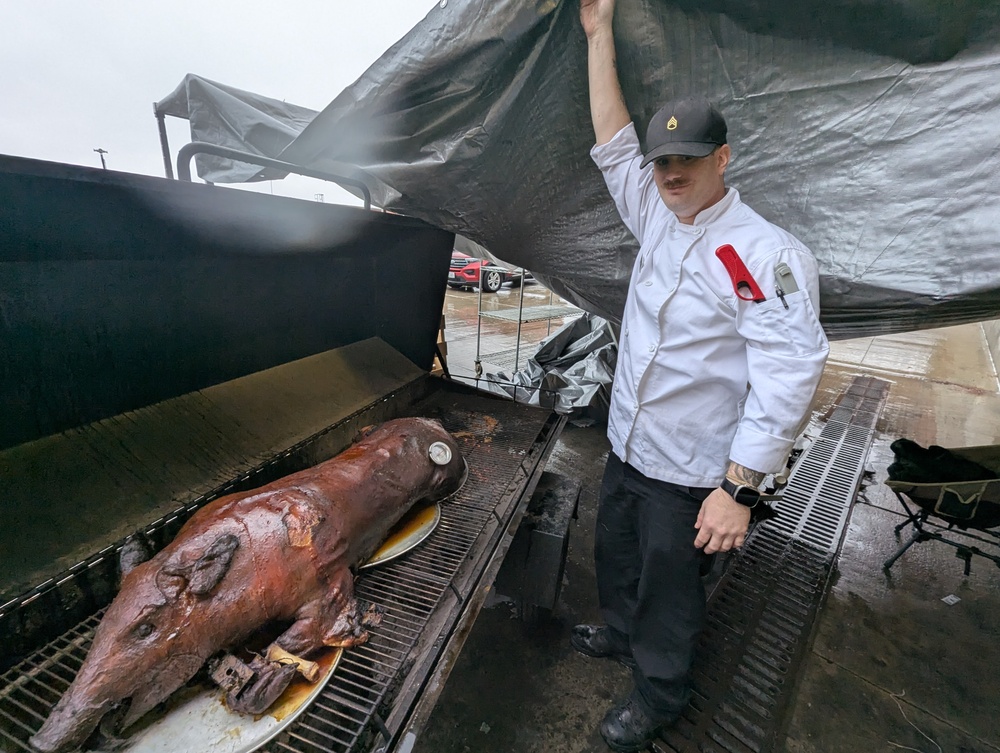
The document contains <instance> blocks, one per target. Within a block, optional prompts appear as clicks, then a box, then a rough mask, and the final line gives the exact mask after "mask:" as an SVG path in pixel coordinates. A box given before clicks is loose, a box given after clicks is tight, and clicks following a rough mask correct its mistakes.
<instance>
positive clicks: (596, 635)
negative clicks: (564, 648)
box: [569, 625, 635, 669]
mask: <svg viewBox="0 0 1000 753" xmlns="http://www.w3.org/2000/svg"><path fill="white" fill-rule="evenodd" d="M569 642H570V644H572V646H573V648H575V649H576V650H577V651H579V652H580V653H581V654H586V655H587V656H595V657H597V658H599V659H603V658H608V659H614V660H615V661H617V662H618V663H619V664H622V665H623V666H625V667H628V668H629V669H635V659H634V658H633V657H632V650H631V649H630V648H629V646H628V639H627V638H625V637H624V636H622V635H621V634H620V633H618V632H617V631H616V630H615V629H614V628H610V627H608V626H607V625H577V626H575V627H574V628H573V632H572V633H571V634H570V636H569Z"/></svg>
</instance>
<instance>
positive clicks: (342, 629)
mask: <svg viewBox="0 0 1000 753" xmlns="http://www.w3.org/2000/svg"><path fill="white" fill-rule="evenodd" d="M345 573H346V574H345V575H344V576H340V577H337V578H335V579H334V581H333V582H331V583H330V585H329V587H328V589H327V591H326V593H325V594H324V595H323V596H322V597H321V598H319V599H315V600H313V601H311V602H309V603H307V604H305V605H304V606H303V607H302V608H301V609H300V610H299V612H298V614H297V615H296V618H297V619H296V621H295V623H294V624H293V625H292V626H291V627H290V628H288V630H286V631H285V632H284V633H282V634H281V635H280V636H278V638H277V640H276V641H275V643H277V644H278V645H279V646H281V647H282V648H283V649H285V650H286V651H288V652H289V653H292V654H297V655H299V656H307V655H308V654H309V653H310V652H311V651H315V650H316V649H319V648H322V647H323V646H343V647H348V646H357V645H359V644H361V643H364V642H365V641H366V640H368V631H367V630H366V629H365V628H366V627H371V626H373V625H374V624H377V621H378V620H377V617H378V616H379V615H377V614H376V612H377V610H375V609H374V608H373V607H371V606H369V605H366V609H364V610H362V608H361V605H360V603H359V602H358V600H357V599H355V598H354V584H353V581H352V578H351V574H350V571H345Z"/></svg>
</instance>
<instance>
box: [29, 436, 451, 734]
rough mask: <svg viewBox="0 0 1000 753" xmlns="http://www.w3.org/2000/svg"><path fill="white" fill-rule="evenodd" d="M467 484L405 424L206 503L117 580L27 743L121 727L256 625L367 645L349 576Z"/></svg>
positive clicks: (436, 440) (433, 444)
mask: <svg viewBox="0 0 1000 753" xmlns="http://www.w3.org/2000/svg"><path fill="white" fill-rule="evenodd" d="M466 474H467V469H466V465H465V460H464V459H463V458H462V455H461V453H460V452H459V448H458V445H457V444H456V442H455V440H454V439H453V438H452V437H451V435H449V434H448V433H447V432H446V431H445V430H444V428H443V427H442V426H441V425H440V424H439V423H438V422H437V421H433V420H429V419H423V418H404V419H397V420H393V421H389V422H387V423H384V424H382V425H380V426H378V427H376V428H374V429H368V430H366V432H365V433H364V435H363V436H362V438H361V439H360V440H359V441H358V442H357V443H355V444H354V445H352V446H351V447H349V448H348V449H347V450H345V451H344V452H342V453H341V454H340V455H337V456H336V457H334V458H332V459H331V460H328V461H326V462H324V463H321V464H319V465H317V466H315V467H312V468H308V469H306V470H303V471H300V472H298V473H294V474H292V475H290V476H286V477H285V478H282V479H279V480H277V481H275V482H273V483H271V484H268V485H266V486H263V487H260V488H259V489H254V490H252V491H247V492H239V493H236V494H231V495H228V496H225V497H222V498H220V499H218V500H215V501H214V502H212V503H210V504H209V505H207V506H205V507H204V508H202V509H201V510H199V511H198V512H197V513H195V514H194V515H193V516H192V518H191V519H190V520H189V521H188V522H187V524H186V525H185V526H184V527H183V528H182V529H181V531H180V532H179V533H178V535H177V537H176V538H175V539H174V541H173V542H171V543H170V544H169V545H168V546H167V547H166V548H164V549H163V550H162V551H161V552H159V554H157V555H156V556H155V557H153V558H152V559H150V560H148V561H146V562H142V563H141V564H136V565H134V567H133V568H132V569H131V570H130V571H129V572H127V573H123V578H122V584H121V590H120V591H119V593H118V595H117V596H116V597H115V599H114V601H113V602H112V603H111V605H110V606H109V607H108V610H107V613H106V614H105V615H104V618H103V619H102V620H101V623H100V625H99V626H98V628H97V631H96V633H95V636H94V642H93V646H92V647H91V649H90V652H89V653H88V655H87V658H86V660H85V661H84V663H83V666H82V667H81V669H80V671H79V673H78V674H77V676H76V679H75V680H74V681H73V683H72V685H70V687H69V689H68V690H67V691H66V693H65V694H64V695H63V697H62V698H61V699H60V701H59V703H58V704H57V705H56V707H55V708H54V709H53V710H52V713H51V714H50V715H49V717H48V719H46V721H45V723H44V725H43V726H42V728H41V729H40V730H39V731H38V733H37V734H36V735H35V736H34V737H32V738H31V744H32V745H33V746H34V747H35V748H37V749H38V750H40V751H64V750H70V749H73V748H75V747H78V746H80V745H82V744H83V743H84V742H85V741H86V740H87V738H88V737H89V736H90V735H91V733H92V732H93V731H94V730H95V728H96V727H97V725H98V724H101V727H102V730H103V731H106V732H107V730H105V727H106V725H107V724H108V721H107V720H108V719H112V720H114V722H113V724H112V726H113V727H115V728H116V729H114V730H112V731H111V732H110V734H115V733H116V732H117V731H118V730H124V729H126V728H127V727H128V726H129V725H130V724H132V723H133V722H135V721H136V720H137V719H139V718H140V717H141V716H143V715H144V714H145V713H146V712H148V711H149V710H150V709H152V708H153V707H154V706H156V705H157V704H158V703H160V702H161V701H163V700H165V699H166V698H167V697H169V696H170V695H171V694H172V693H174V692H175V691H176V690H177V689H179V688H180V687H181V686H183V685H184V684H185V683H186V682H187V681H188V680H189V679H191V678H192V677H193V676H194V675H195V674H196V673H197V672H198V671H199V669H201V667H202V666H203V665H204V664H205V662H206V661H207V660H208V659H209V658H210V657H213V656H215V655H217V654H219V652H222V651H227V650H230V649H233V648H234V647H238V646H240V645H241V642H244V641H246V640H247V639H248V637H250V636H251V635H253V634H254V633H255V632H259V631H260V629H261V628H262V626H264V625H269V624H272V625H273V624H278V625H281V626H283V625H289V627H288V628H287V629H286V630H285V631H284V632H282V633H280V635H279V636H278V637H277V639H276V640H275V643H276V644H277V646H278V647H280V648H281V649H284V650H285V651H287V652H290V653H291V654H294V655H297V656H306V655H308V654H309V653H310V652H311V651H314V650H316V649H319V648H321V647H323V646H353V645H357V644H359V643H363V642H364V641H365V640H366V639H367V637H368V633H367V631H366V630H365V625H364V614H363V609H361V608H360V607H359V604H358V602H357V601H356V599H355V597H354V579H353V576H354V571H355V569H356V568H357V566H358V565H359V564H361V563H363V562H364V561H365V560H366V559H367V558H369V557H370V556H371V555H372V554H373V553H374V552H375V550H376V549H377V548H378V546H379V545H380V544H381V542H382V541H383V540H384V539H385V537H386V534H387V532H388V531H389V530H390V528H392V526H393V525H394V524H395V523H397V522H398V521H399V519H400V518H401V517H403V515H404V514H405V513H406V512H407V511H408V510H409V509H410V508H411V507H413V506H414V505H415V504H416V503H418V502H422V501H436V500H440V499H443V498H444V497H446V496H448V495H450V494H452V493H454V492H455V491H456V490H457V489H458V488H459V487H460V486H461V485H462V483H463V481H464V480H465V476H466ZM278 629H279V630H280V627H279V628H278ZM106 717H107V719H106ZM102 720H105V721H104V723H102Z"/></svg>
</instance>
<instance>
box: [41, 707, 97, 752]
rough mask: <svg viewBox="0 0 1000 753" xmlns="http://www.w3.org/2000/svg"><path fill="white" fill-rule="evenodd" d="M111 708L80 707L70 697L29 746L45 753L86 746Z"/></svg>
mask: <svg viewBox="0 0 1000 753" xmlns="http://www.w3.org/2000/svg"><path fill="white" fill-rule="evenodd" d="M111 706H112V704H111V703H110V702H109V703H101V704H97V705H80V704H77V703H76V702H75V701H74V700H73V699H72V698H70V697H69V696H68V695H67V696H64V697H63V698H62V700H60V701H59V703H58V704H57V705H56V707H55V708H54V709H53V710H52V713H51V714H50V715H49V718H48V719H46V720H45V724H43V725H42V728H41V729H40V730H38V732H37V733H36V734H35V735H33V736H32V737H31V738H30V739H29V740H28V742H29V743H31V746H32V747H33V748H35V749H36V750H39V751H42V753H57V752H58V751H64V750H72V749H74V748H79V747H80V746H81V745H83V743H84V741H85V740H86V739H87V738H88V737H90V733H91V732H93V731H94V729H95V728H96V727H97V725H98V724H99V723H100V721H101V719H102V718H103V717H104V715H105V714H106V713H107V712H108V711H109V710H110V709H111Z"/></svg>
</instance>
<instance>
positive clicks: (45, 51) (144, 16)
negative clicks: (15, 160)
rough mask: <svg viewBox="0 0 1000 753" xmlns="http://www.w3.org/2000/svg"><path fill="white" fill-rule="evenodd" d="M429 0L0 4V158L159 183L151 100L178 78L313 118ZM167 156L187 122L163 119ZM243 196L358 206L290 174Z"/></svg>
mask: <svg viewBox="0 0 1000 753" xmlns="http://www.w3.org/2000/svg"><path fill="white" fill-rule="evenodd" d="M435 4H436V0H435V1H433V2H432V1H431V0H360V2H347V1H346V0H280V1H279V2H263V0H153V1H152V2H137V1H136V0H0V71H2V74H0V154H11V155H16V156H20V157H33V158H36V159H44V160H51V161H55V162H68V163H71V164H77V165H87V166H90V167H100V165H101V159H100V155H99V154H98V153H96V152H95V151H94V150H95V149H98V148H100V149H106V150H107V154H106V155H105V159H106V160H107V165H108V168H109V169H112V170H121V171H124V172H132V173H144V174H147V175H156V176H160V177H163V175H164V169H163V159H162V156H161V153H160V143H159V136H158V133H157V127H156V120H155V118H154V117H153V102H156V101H159V100H160V99H162V98H164V97H165V96H167V95H168V94H169V93H170V92H172V91H173V90H174V88H175V87H176V86H177V85H178V84H179V83H180V82H181V79H182V78H183V77H184V75H185V74H187V73H195V74H198V75H200V76H204V77H205V78H208V79H212V80H213V81H217V82H219V83H222V84H228V85H230V86H234V87H237V88H239V89H244V90H247V91H251V92H254V93H256V94H261V95H264V96H268V97H273V98H275V99H282V100H285V101H288V102H292V103H294V104H297V105H301V106H303V107H308V108H310V109H313V110H321V109H323V108H324V107H325V106H326V105H327V104H329V103H330V102H331V101H332V100H333V99H334V98H335V97H336V96H337V95H338V94H339V93H340V92H341V91H343V89H344V88H346V87H347V86H349V85H350V84H351V83H353V82H354V81H355V80H356V79H357V78H358V77H359V76H360V75H361V74H362V73H363V72H364V71H365V70H366V69H367V68H368V67H369V66H370V65H371V64H372V63H373V62H375V60H376V59H378V57H379V56H380V55H381V54H382V53H383V52H384V51H385V50H387V49H388V48H389V47H390V46H391V45H392V44H393V43H395V42H396V41H397V40H398V39H400V38H401V37H402V36H403V35H405V34H406V32H408V31H409V30H410V29H411V28H413V26H415V25H416V24H417V22H418V21H420V20H421V19H422V18H423V17H424V16H425V15H426V14H427V12H428V11H429V10H430V9H431V8H432V7H433V6H434V5H435ZM167 125H168V136H169V140H170V147H171V152H172V155H173V157H174V161H175V164H176V154H177V150H178V149H179V148H180V147H181V146H183V145H184V144H186V143H188V142H189V141H190V140H191V139H190V132H189V131H188V123H187V121H186V120H183V121H182V120H178V119H177V118H167ZM254 190H262V191H270V192H273V193H274V194H280V195H283V196H295V197H298V198H307V199H314V198H315V195H316V194H317V193H322V194H324V199H323V200H324V201H328V202H341V203H352V204H356V203H359V202H358V201H357V200H356V199H355V198H354V197H353V196H351V195H350V194H348V193H347V192H346V191H342V190H340V189H338V188H336V187H335V186H332V185H331V184H329V183H324V182H322V181H314V180H312V179H308V178H302V177H298V176H290V177H289V178H286V179H285V180H283V181H275V182H274V183H273V184H268V183H264V184H258V185H256V186H254Z"/></svg>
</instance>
